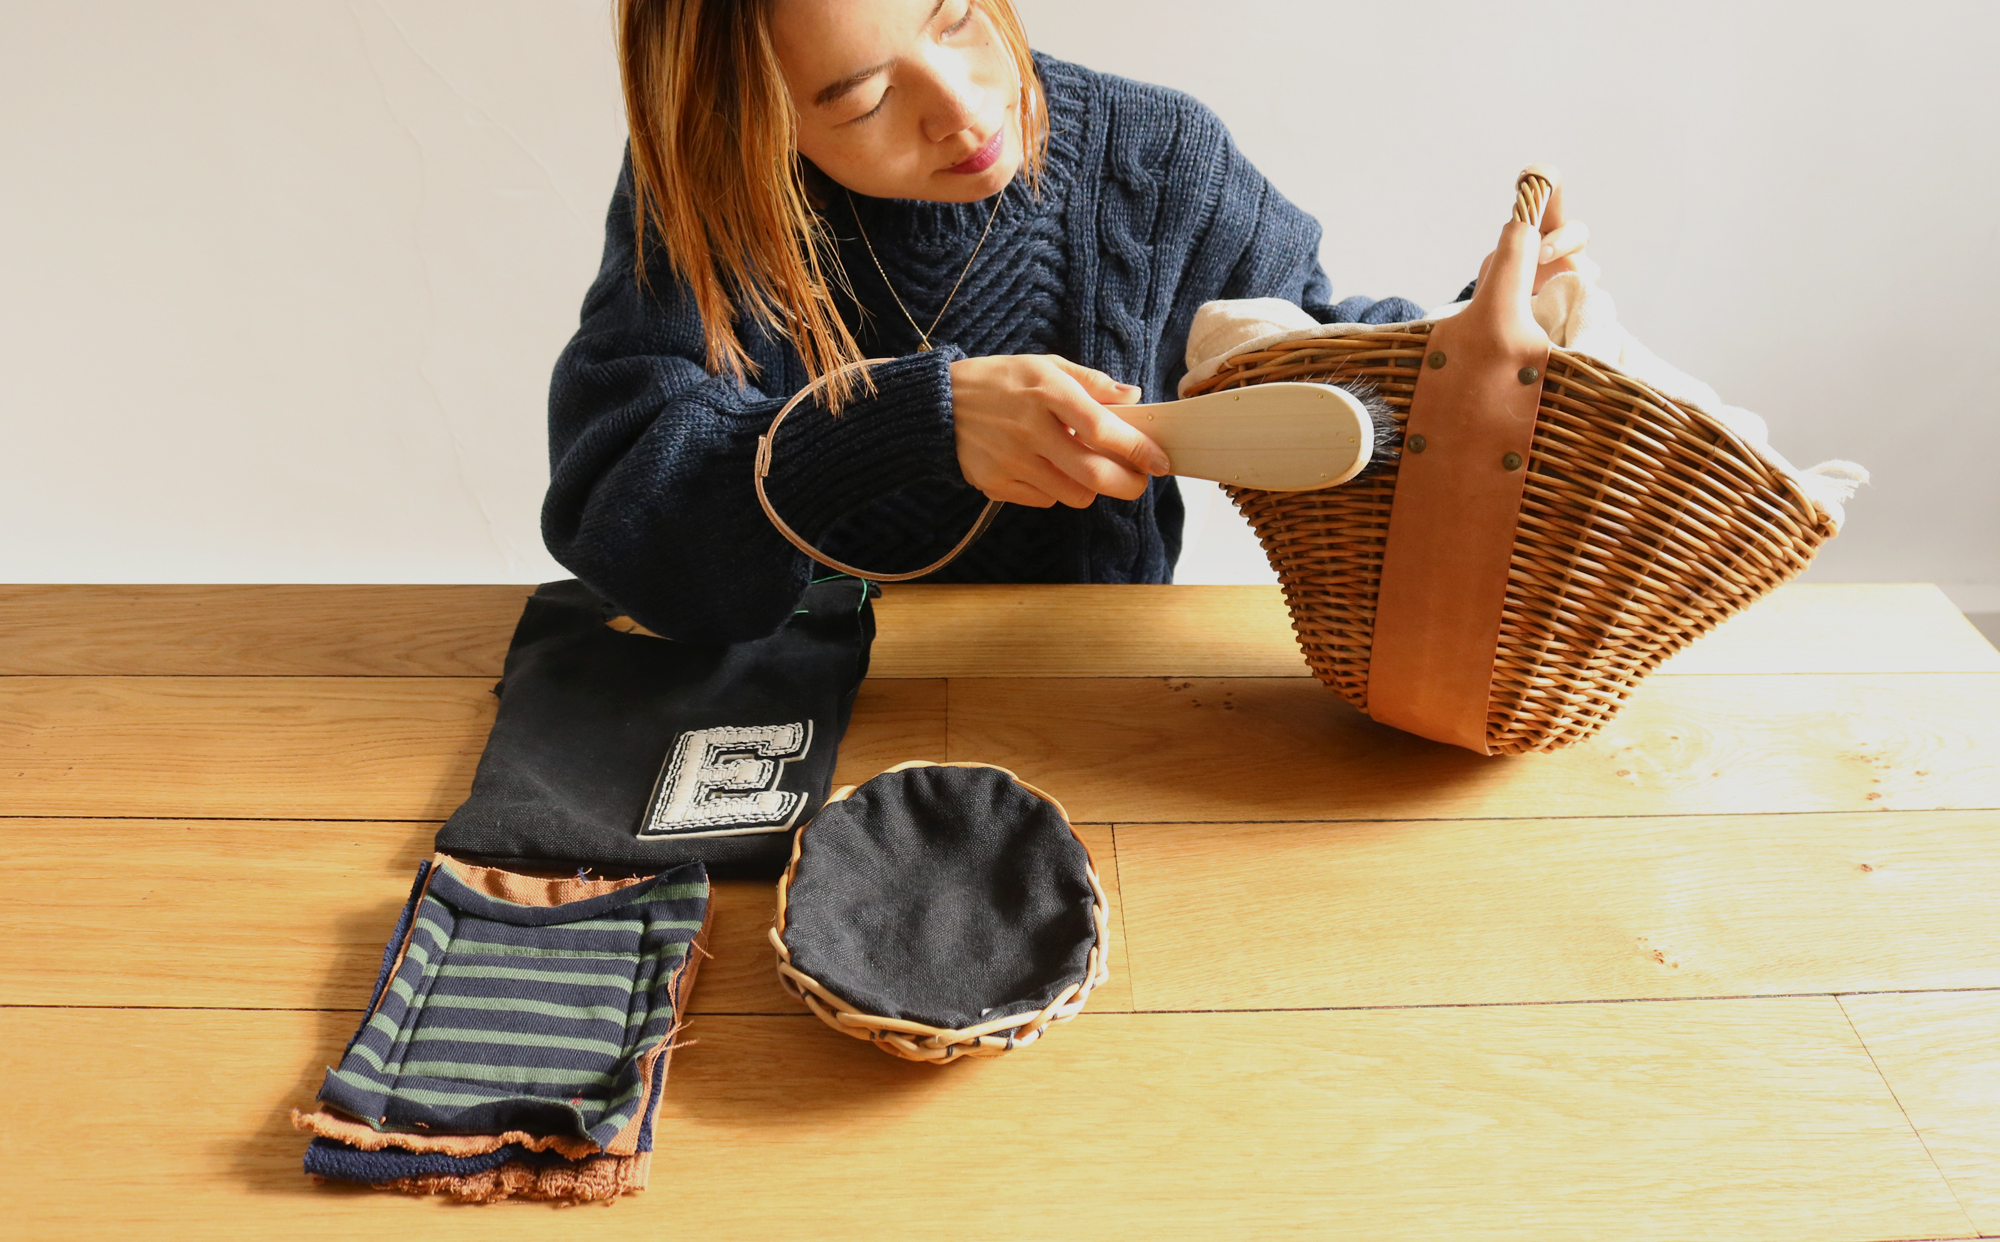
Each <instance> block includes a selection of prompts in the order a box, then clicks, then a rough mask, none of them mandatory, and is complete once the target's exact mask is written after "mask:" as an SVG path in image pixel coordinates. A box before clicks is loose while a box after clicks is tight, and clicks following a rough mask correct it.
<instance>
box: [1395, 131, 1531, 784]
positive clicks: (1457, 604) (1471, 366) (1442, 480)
mask: <svg viewBox="0 0 2000 1242" xmlns="http://www.w3.org/2000/svg"><path fill="white" fill-rule="evenodd" d="M1561 222H1562V178H1561V176H1560V174H1558V173H1557V172H1556V170H1555V169H1553V168H1549V167H1546V166H1543V165H1534V166H1531V167H1529V168H1527V169H1526V170H1524V171H1523V172H1522V173H1521V175H1520V177H1519V179H1518V180H1517V181H1516V183H1515V196H1514V217H1513V219H1512V220H1510V221H1509V222H1508V223H1507V225H1506V226H1505V227H1504V228H1502V229H1501V231H1500V244H1499V246H1498V247H1497V248H1496V249H1495V250H1494V252H1493V261H1492V264H1491V266H1490V267H1489V269H1488V270H1487V272H1486V273H1485V275H1484V277H1483V278H1482V279H1481V280H1480V282H1479V288H1478V289H1477V290H1476V291H1475V292H1474V294H1473V298H1472V302H1471V304H1470V305H1468V306H1467V307H1466V308H1465V309H1464V310H1462V311H1460V312H1459V313H1458V314H1456V315H1454V316H1452V317H1451V318H1449V319H1442V320H1439V321H1438V322H1437V323H1436V324H1435V325H1434V326H1433V327H1432V328H1431V331H1430V339H1429V342H1428V348H1427V349H1426V350H1425V353H1424V360H1423V363H1422V365H1421V370H1420V372H1419V375H1418V378H1417V386H1416V392H1415V394H1414V395H1413V396H1412V397H1411V399H1410V412H1409V421H1408V423H1407V425H1406V427H1405V429H1404V430H1405V439H1404V442H1403V456H1402V461H1401V463H1400V464H1399V465H1398V467H1397V471H1396V494H1395V499H1394V501H1393V502H1392V505H1391V508H1390V511H1389V530H1388V540H1387V543H1386V545H1385V547H1384V549H1383V557H1382V578H1381V584H1380V587H1379V590H1378V594H1377V597H1376V606H1375V624H1374V630H1373V639H1372V643H1371V648H1370V652H1369V660H1368V714H1369V715H1370V716H1372V717H1374V718H1375V719H1376V720H1379V721H1381V722H1382V723H1384V724H1388V725H1393V726H1395V727H1396V728H1398V729H1403V730H1406V731H1408V732H1411V733H1416V734H1420V735H1422V736H1424V737H1428V738H1431V739H1432V740H1434V741H1439V742H1449V743H1452V744H1454V745H1458V746H1463V747H1466V748H1467V749H1469V750H1474V751H1478V752H1479V753H1480V754H1483V755H1484V754H1491V753H1493V752H1492V750H1491V748H1490V747H1489V745H1488V742H1487V702H1488V699H1489V697H1490V695H1491V692H1492V688H1493V668H1494V665H1495V662H1496V661H1497V660H1498V659H1499V658H1500V651H1499V645H1500V621H1501V612H1502V610H1503V609H1504V608H1505V606H1506V602H1507V574H1508V570H1509V566H1510V564H1511V561H1512V557H1513V551H1514V533H1515V528H1516V527H1517V526H1518V525H1519V523H1520V517H1521V498H1522V495H1523V493H1524V491H1525V488H1526V483H1527V478H1528V474H1529V472H1530V470H1531V469H1532V465H1531V457H1532V449H1533V447H1534V439H1535V419H1536V414H1537V411H1538V409H1539V408H1540V406H1541V399H1542V381H1543V376H1544V373H1545V372H1546V371H1547V369H1548V363H1549V349H1550V345H1549V338H1548V334H1547V333H1545V332H1543V331H1542V329H1541V326H1540V325H1539V324H1537V323H1536V322H1535V315H1534V308H1533V305H1532V298H1533V291H1534V284H1535V269H1536V267H1537V266H1538V263H1537V260H1538V259H1539V256H1540V250H1541V240H1542V234H1543V233H1546V232H1548V231H1550V230H1552V229H1554V228H1555V227H1557V226H1558V225H1559V224H1560V223H1561Z"/></svg>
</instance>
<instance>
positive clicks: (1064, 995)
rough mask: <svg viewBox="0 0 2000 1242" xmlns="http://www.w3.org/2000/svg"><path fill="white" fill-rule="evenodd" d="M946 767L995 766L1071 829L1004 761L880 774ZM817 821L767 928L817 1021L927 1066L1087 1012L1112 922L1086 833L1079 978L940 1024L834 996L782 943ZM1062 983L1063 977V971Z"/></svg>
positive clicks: (1016, 1041)
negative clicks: (1030, 999) (1032, 999)
mask: <svg viewBox="0 0 2000 1242" xmlns="http://www.w3.org/2000/svg"><path fill="white" fill-rule="evenodd" d="M946 767H949V768H987V769H990V770H991V771H995V772H998V773H1000V774H1001V775H1003V776H1005V777H1006V778H1007V780H1008V781H1010V782H1012V784H1013V785H1014V786H1018V787H1019V789H1021V790H1025V791H1026V792H1027V793H1028V794H1032V795H1033V796H1034V797H1035V798H1039V799H1041V800H1042V801H1043V802H1045V803H1047V804H1048V805H1049V806H1050V807H1053V808H1054V809H1055V812H1056V814H1057V816H1058V817H1059V818H1060V820H1061V823H1062V826H1064V827H1065V828H1066V827H1067V825H1068V823H1069V816H1068V814H1067V813H1066V812H1064V811H1063V808H1062V804H1061V803H1059V802H1057V801H1056V800H1055V799H1054V798H1051V797H1049V795H1047V794H1045V793H1043V792H1042V791H1041V790H1039V789H1036V788H1035V787H1034V786H1033V785H1030V784H1028V783H1027V782H1026V781H1023V780H1021V779H1020V778H1019V777H1017V776H1015V775H1014V774H1013V773H1012V772H1009V771H1007V770H1006V769H1004V768H994V767H993V766H992V765H990V764H978V763H950V764H935V763H926V762H923V761H921V760H917V761H912V762H909V763H901V764H898V765H896V766H895V767H893V768H890V769H888V771H886V772H884V773H883V774H882V775H884V776H887V775H889V774H890V773H895V772H904V771H908V770H911V769H914V768H946ZM857 788H858V786H854V785H848V786H845V787H843V788H841V789H840V790H838V791H837V792H836V793H835V794H834V795H833V797H831V798H829V799H828V800H827V804H826V805H827V806H828V807H831V806H833V805H834V804H835V803H838V802H842V801H845V800H846V799H847V798H849V797H850V796H852V795H853V794H854V792H855V790H856V789H857ZM825 814H826V810H825V808H822V809H821V810H820V813H819V815H820V816H824V815H825ZM818 822H819V817H818V816H816V817H815V818H814V820H813V821H812V823H808V824H807V825H806V826H805V827H804V828H802V829H800V830H799V833H798V836H797V837H796V839H795V840H794V842H793V844H792V861H791V864H790V865H789V866H787V867H786V868H785V873H784V875H783V876H782V877H780V878H779V880H778V919H777V925H776V926H774V927H772V928H771V930H770V940H771V944H772V946H773V947H774V948H775V949H776V950H777V953H778V978H779V982H780V983H782V984H783V985H784V988H785V991H786V992H788V993H790V994H791V995H792V996H793V997H795V998H796V999H798V1000H799V1001H801V1002H803V1003H804V1005H805V1006H806V1008H808V1009H810V1010H812V1011H813V1013H814V1014H815V1015H817V1016H818V1017H819V1020H820V1021H822V1022H824V1023H826V1024H827V1025H828V1026H830V1027H832V1028H833V1029H834V1030H836V1031H839V1032H840V1033H841V1034H843V1035H848V1036H852V1037H853V1038H855V1039H865V1040H868V1041H869V1042H871V1043H873V1044H874V1045H875V1046H876V1047H878V1048H880V1049H881V1050H882V1051H884V1052H887V1053H889V1054H890V1055H892V1056H896V1057H901V1058H902V1059H903V1060H906V1061H921V1062H924V1063H926V1064H929V1065H946V1064H949V1063H950V1062H953V1061H957V1060H959V1059H961V1058H964V1057H997V1056H1000V1055H1002V1054H1004V1053H1007V1052H1011V1051H1013V1050H1014V1049H1016V1048H1021V1047H1025V1046H1027V1045H1028V1044H1032V1043H1034V1042H1035V1041H1036V1040H1037V1039H1039V1038H1040V1037H1041V1035H1042V1032H1043V1031H1044V1030H1045V1029H1047V1027H1048V1025H1049V1024H1050V1023H1051V1022H1064V1021H1067V1020H1069V1019H1071V1018H1074V1017H1075V1016H1076V1015H1077V1014H1079V1013H1081V1012H1082V1011H1083V1006H1084V1002H1085V1001H1086V1000H1087V999H1089V997H1090V994H1091V992H1093V991H1095V990H1096V989H1097V987H1098V986H1099V985H1101V984H1102V983H1103V982H1104V981H1105V980H1106V979H1108V978H1109V977H1110V975H1111V971H1110V966H1109V958H1108V955H1107V953H1106V948H1107V946H1108V944H1109V937H1110V926H1109V921H1108V919H1109V913H1110V903H1109V902H1108V901H1107V900H1106V898H1105V895H1104V885H1103V883H1102V882H1101V881H1100V880H1099V879H1098V876H1097V866H1096V863H1095V862H1094V861H1093V860H1092V859H1091V857H1090V850H1089V847H1088V846H1084V844H1083V841H1082V839H1081V838H1077V839H1076V844H1077V845H1078V846H1079V847H1080V848H1082V851H1083V859H1084V863H1083V870H1084V877H1083V878H1084V881H1085V883H1086V884H1087V885H1088V887H1089V890H1090V895H1091V904H1090V912H1089V921H1090V924H1091V927H1092V929H1093V931H1094V933H1095V939H1094V941H1093V943H1092V944H1091V946H1090V949H1089V952H1088V955H1087V958H1086V961H1085V965H1084V968H1083V977H1082V978H1081V979H1080V980H1076V981H1074V982H1071V983H1068V984H1066V985H1064V986H1063V987H1062V988H1061V990H1060V991H1059V992H1057V993H1056V994H1055V995H1054V997H1053V998H1052V999H1050V1000H1048V1001H1047V1002H1046V1003H1042V1004H1037V1005H1034V1006H1031V1007H1029V1008H1027V1009H1025V1010H1023V1009H1021V1008H1019V1007H1014V1006H1001V1007H1005V1008H1008V1009H1009V1010H1010V1012H1007V1013H1003V1014H1002V1015H1001V1016H999V1017H996V1018H992V1019H989V1020H987V1021H984V1022H980V1023H978V1024H977V1025H973V1026H966V1027H962V1028H959V1029H955V1030H946V1029H941V1028H939V1027H935V1026H929V1025H926V1024H924V1023H922V1022H915V1021H910V1020H908V1019H905V1018H895V1017H883V1016H881V1015H878V1014H870V1013H865V1012H862V1011H860V1010H859V1009H858V1008H857V1007H856V1006H854V1005H852V1004H849V1003H848V1002H847V1001H845V1000H843V999H842V998H841V997H840V996H838V995H836V994H835V992H834V991H833V990H832V989H830V988H828V987H827V986H826V985H825V984H823V983H821V982H820V981H819V980H817V979H814V978H813V977H811V976H810V975H807V974H806V973H805V972H804V971H801V970H800V969H798V967H796V966H795V965H793V962H792V952H791V949H790V948H789V947H788V946H787V945H786V943H785V931H786V928H787V916H788V914H789V912H790V896H791V889H792V884H793V882H794V880H795V879H796V878H797V876H798V870H799V858H800V855H801V853H802V851H803V847H804V845H805V842H806V840H807V838H808V836H809V835H810V833H811V832H812V830H813V825H814V824H816V823H818ZM1071 836H1074V830H1071ZM1057 982H1060V978H1058V979H1057Z"/></svg>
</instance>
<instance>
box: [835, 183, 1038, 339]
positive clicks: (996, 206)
mask: <svg viewBox="0 0 2000 1242" xmlns="http://www.w3.org/2000/svg"><path fill="white" fill-rule="evenodd" d="M841 188H843V189H846V187H845V186H843V187H841ZM1005 201H1007V191H1006V189H1005V188H1002V189H1001V191H1000V193H999V194H998V195H996V196H994V199H993V214H992V215H989V216H987V217H986V230H985V232H982V233H981V234H980V235H979V244H978V245H976V246H974V247H973V248H972V257H971V258H969V259H967V260H966V261H965V270H964V271H961V272H960V273H959V274H958V279H957V280H955V281H953V282H952V286H951V292H950V293H947V294H945V295H944V305H943V306H940V307H938V313H937V318H936V319H933V320H931V326H930V332H926V331H925V330H924V329H922V328H919V327H917V320H916V316H914V315H912V314H910V308H909V307H907V306H905V305H903V297H902V295H901V294H899V293H897V292H896V286H894V285H892V284H890V283H889V273H888V272H887V271H885V270H884V269H883V267H882V260H881V259H879V258H876V257H875V243H874V242H872V241H869V240H868V227H867V226H866V225H864V224H862V223H861V212H860V211H859V210H858V209H856V207H855V206H854V191H852V190H848V191H847V210H848V213H849V214H851V215H852V216H853V217H854V227H855V228H857V229H859V230H860V231H861V244H862V245H864V246H866V247H868V257H869V258H870V259H871V260H873V261H874V263H875V270H876V271H877V272H878V273H880V274H881V277H882V287H883V288H885V289H887V290H888V291H889V296H890V297H892V298H894V299H896V309H897V310H899V311H902V312H903V318H905V319H907V320H909V321H910V328H911V329H912V330H913V331H915V332H916V334H917V340H918V342H919V343H920V345H921V346H922V350H928V349H930V348H931V332H935V331H937V326H938V325H939V324H941V323H943V322H944V313H945V312H946V311H948V310H950V309H951V300H952V299H953V298H955V297H957V296H958V287H959V286H960V285H962V284H964V283H965V278H966V277H967V276H968V275H970V274H971V272H972V265H973V264H974V263H976V262H978V260H979V252H980V250H981V249H983V248H984V247H985V245H986V237H987V234H988V233H991V232H992V231H993V222H994V221H995V220H998V219H999V218H1000V204H1001V203H1003V202H1005ZM919 352H922V351H921V350H920V351H919Z"/></svg>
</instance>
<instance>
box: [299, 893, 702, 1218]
mask: <svg viewBox="0 0 2000 1242" xmlns="http://www.w3.org/2000/svg"><path fill="white" fill-rule="evenodd" d="M708 913H709V882H708V875H707V872H706V871H705V870H704V868H703V867H702V866H701V864H699V863H693V864H689V865H686V866H681V867H676V868H674V869H672V870H669V871H666V872H664V873H661V874H656V875H649V876H639V877H636V878H631V879H584V878H581V877H580V876H578V877H565V878H546V877H538V876H533V875H527V874H522V873H519V872H514V871H506V870H502V869H500V868H497V867H483V866H475V865H471V864H468V863H466V862H463V861H460V860H458V859H454V858H451V857H449V856H447V855H444V854H439V855H437V856H436V857H435V858H434V859H432V860H431V861H429V862H426V863H424V864H423V865H422V866H420V867H419V868H418V871H417V880H416V884H415V886H414V887H413V888H412V889H411V892H410V899H409V901H408V903H407V904H406V905H405V906H404V907H403V913H402V917H401V918H400V919H399V920H398V922H397V924H396V930H395V932H394V934H393V935H392V936H391V937H390V939H389V943H388V946H387V948H386V949H385V950H384V951H383V955H382V970H381V974H380V975H379V976H378V977H377V979H376V984H375V993H374V996H373V997H372V998H371V999H370V1000H369V1003H368V1011H367V1016H366V1017H365V1018H364V1019H363V1020H362V1023H361V1027H360V1029H359V1030H358V1031H356V1032H355V1035H354V1038H353V1039H352V1040H351V1041H350V1042H349V1043H348V1045H347V1049H346V1052H345V1053H344V1054H343V1055H342V1057H341V1060H340V1064H339V1065H337V1066H335V1067H332V1068H331V1069H329V1070H328V1071H327V1075H326V1080H325V1083H324V1084H323V1085H322V1086H321V1088H320V1092H319V1107H318V1108H316V1109H315V1110H314V1111H312V1112H310V1113H300V1112H294V1113H293V1114H292V1121H293V1124H295V1125H296V1126H298V1127H299V1128H300V1129H302V1130H305V1131H308V1132H310V1133H311V1134H313V1135H314V1136H315V1137H314V1138H313V1141H312V1144H311V1146H310V1147H309V1148H308V1150H307V1152H306V1159H305V1167H306V1172H307V1173H309V1174H312V1175H313V1176H315V1177H318V1178H323V1179H327V1180H334V1181H343V1182H359V1183H364V1184H366V1185H370V1186H375V1187H377V1188H380V1189H387V1190H400V1191H407V1192H410V1193H414V1194H447V1195H450V1196H452V1197H454V1198H457V1199H462V1200H469V1201H478V1202H490V1201H494V1200H499V1199H506V1198H512V1197H520V1198H530V1199H558V1200H569V1201H575V1202H585V1201H591V1200H602V1199H612V1198H616V1197H617V1196H619V1195H622V1194H626V1193H629V1192H631V1191H635V1190H641V1189H644V1187H645V1185H646V1179H647V1174H648V1171H649V1166H650V1163H651V1154H652V1150H653V1125H654V1119H655V1116H656V1114H657V1113H658V1111H659V1106H660V1097H661V1092H662V1091H663V1089H664V1087H665V1083H666V1077H667V1062H668V1058H669V1057H670V1056H671V1055H672V1053H673V1047H674V1042H673V1040H674V1033H675V1032H676V1031H677V1030H678V1029H679V1026H680V1020H681V1016H682V1015H683V1014H684V1013H685V1012H686V1006H687V1001H688V996H689V993H690V991H691V989H692V987H693V983H694V976H695V970H696V967H697V966H698V965H699V963H700V959H701V958H702V957H705V956H706V955H707V950H706V948H705V944H706V940H707V932H708Z"/></svg>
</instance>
